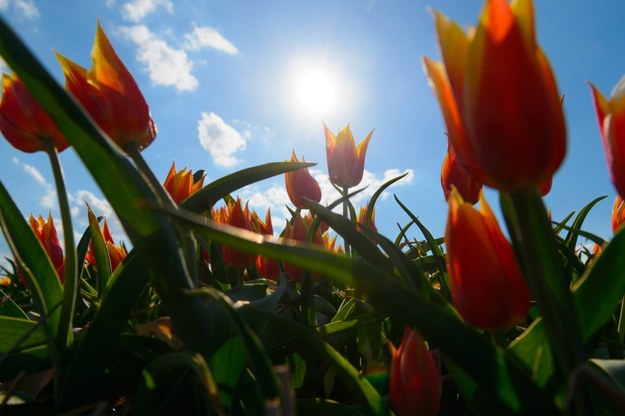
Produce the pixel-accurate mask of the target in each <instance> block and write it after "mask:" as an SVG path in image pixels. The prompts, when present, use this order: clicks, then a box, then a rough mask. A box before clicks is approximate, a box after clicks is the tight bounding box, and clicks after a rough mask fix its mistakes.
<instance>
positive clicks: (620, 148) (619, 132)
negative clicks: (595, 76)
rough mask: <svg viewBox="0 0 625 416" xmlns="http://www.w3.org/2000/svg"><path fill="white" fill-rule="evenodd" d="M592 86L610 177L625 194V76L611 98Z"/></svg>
mask: <svg viewBox="0 0 625 416" xmlns="http://www.w3.org/2000/svg"><path fill="white" fill-rule="evenodd" d="M590 87H591V89H592V94H593V100H594V103H595V109H596V110H597V118H598V119H599V129H600V131H601V138H602V139H603V148H604V150H605V155H606V159H607V161H608V169H609V170H610V177H611V178H612V183H613V184H614V187H615V188H616V191H617V192H618V193H619V195H621V196H625V76H624V77H623V78H621V80H620V81H619V83H618V84H617V85H616V87H614V90H613V91H612V94H611V96H610V99H607V98H606V97H604V96H603V95H602V94H601V92H599V90H598V89H597V88H596V87H595V86H594V85H592V84H591V85H590Z"/></svg>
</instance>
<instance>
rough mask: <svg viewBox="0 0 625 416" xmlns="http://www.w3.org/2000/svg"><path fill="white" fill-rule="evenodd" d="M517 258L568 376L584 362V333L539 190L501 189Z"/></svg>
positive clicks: (556, 355)
mask: <svg viewBox="0 0 625 416" xmlns="http://www.w3.org/2000/svg"><path fill="white" fill-rule="evenodd" d="M501 203H502V209H503V213H504V217H505V219H506V223H507V225H508V231H509V232H510V235H511V238H512V241H513V244H514V248H515V251H516V254H517V259H518V261H519V264H520V266H521V269H522V270H523V272H524V273H523V274H524V277H525V280H526V282H527V284H528V286H529V288H530V290H531V292H532V295H533V296H534V298H535V300H536V301H537V302H538V309H539V310H540V313H541V315H542V316H543V320H544V322H545V328H546V331H547V335H548V339H549V342H550V344H551V349H552V352H553V356H554V357H555V359H556V361H557V363H558V365H559V367H560V369H561V370H562V372H563V374H564V375H565V376H568V375H570V374H571V373H572V372H573V371H574V370H575V368H576V367H577V366H578V365H579V364H581V363H582V362H583V358H584V353H583V344H582V337H581V333H580V329H579V323H578V320H577V312H576V310H575V305H574V303H573V297H572V296H571V291H570V288H569V287H568V284H567V280H566V279H565V276H564V270H563V268H562V262H561V259H560V255H559V254H558V251H557V248H556V245H555V241H554V235H553V230H552V229H551V225H550V223H549V218H548V216H547V212H546V210H545V207H544V205H543V203H542V200H541V198H540V196H539V195H538V192H536V191H535V190H532V191H525V192H515V193H503V192H502V193H501Z"/></svg>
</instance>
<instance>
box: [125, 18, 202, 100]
mask: <svg viewBox="0 0 625 416" xmlns="http://www.w3.org/2000/svg"><path fill="white" fill-rule="evenodd" d="M120 31H121V33H122V34H123V35H124V36H125V37H127V38H128V39H130V40H131V41H132V42H133V43H134V44H136V45H137V46H138V47H139V48H138V50H137V60H138V61H139V62H141V63H143V64H145V65H146V66H147V70H148V74H149V76H150V80H151V81H152V83H154V84H155V85H162V86H167V87H175V88H176V89H177V90H178V91H193V90H195V89H196V88H197V86H198V80H197V78H195V77H194V76H193V75H191V70H192V69H193V62H192V61H191V60H189V57H188V56H187V53H186V52H185V51H183V50H181V49H175V48H172V47H171V46H169V45H168V44H167V42H165V41H164V40H163V39H160V38H159V37H158V36H156V35H155V34H154V33H152V32H151V31H150V30H149V29H148V28H147V27H146V26H144V25H136V26H130V27H122V28H120Z"/></svg>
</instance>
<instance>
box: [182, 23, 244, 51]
mask: <svg viewBox="0 0 625 416" xmlns="http://www.w3.org/2000/svg"><path fill="white" fill-rule="evenodd" d="M184 37H185V39H186V40H187V41H186V43H185V48H186V49H188V50H193V51H195V50H198V49H201V48H212V49H217V50H220V51H222V52H225V53H227V54H229V55H236V54H237V53H239V50H238V49H237V47H236V46H234V45H233V44H232V42H230V41H229V40H228V39H226V38H224V37H223V36H222V35H221V34H220V33H219V32H218V31H217V30H215V29H213V28H212V27H208V26H203V27H196V28H195V29H193V32H191V33H188V34H186V35H185V36H184Z"/></svg>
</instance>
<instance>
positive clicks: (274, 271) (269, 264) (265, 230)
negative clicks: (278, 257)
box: [250, 209, 280, 280]
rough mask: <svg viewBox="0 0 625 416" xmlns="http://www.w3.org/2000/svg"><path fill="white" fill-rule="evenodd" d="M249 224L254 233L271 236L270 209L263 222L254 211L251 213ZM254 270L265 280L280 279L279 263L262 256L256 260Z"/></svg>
mask: <svg viewBox="0 0 625 416" xmlns="http://www.w3.org/2000/svg"><path fill="white" fill-rule="evenodd" d="M250 223H251V225H252V229H253V230H254V231H255V232H257V233H259V234H262V235H273V225H272V223H271V210H270V209H268V210H267V214H266V215H265V221H264V222H263V221H261V219H260V218H259V217H258V214H256V211H252V214H251V215H250ZM256 270H257V271H258V274H259V275H260V276H261V277H264V278H266V279H271V280H278V277H280V263H278V262H277V261H275V260H271V259H268V258H266V257H263V256H258V257H257V258H256Z"/></svg>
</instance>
